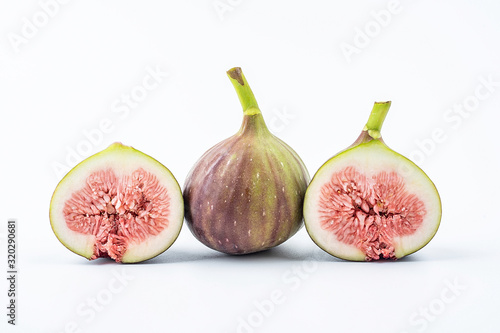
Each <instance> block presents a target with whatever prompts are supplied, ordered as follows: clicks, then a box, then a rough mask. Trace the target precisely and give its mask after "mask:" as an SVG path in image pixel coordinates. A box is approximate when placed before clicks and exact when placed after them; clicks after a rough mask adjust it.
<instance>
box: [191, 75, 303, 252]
mask: <svg viewBox="0 0 500 333" xmlns="http://www.w3.org/2000/svg"><path fill="white" fill-rule="evenodd" d="M233 70H234V71H233V72H231V71H230V72H228V75H229V76H230V78H232V79H233V80H234V82H233V85H235V87H236V88H237V91H238V87H237V84H240V85H241V86H244V85H248V84H247V83H246V80H245V79H244V77H243V76H242V73H241V69H237V70H239V71H238V72H236V69H233ZM246 89H249V87H248V86H247V87H246ZM250 93H251V92H250ZM251 97H252V98H253V94H252V96H251ZM254 102H255V101H254V100H252V107H251V108H249V109H248V110H249V112H244V116H243V123H242V126H241V128H240V130H239V131H238V133H236V134H235V135H233V136H231V137H230V138H228V139H226V140H224V141H222V142H220V143H218V144H217V145H215V146H214V147H212V148H211V149H209V150H208V151H207V152H206V153H205V154H204V155H203V156H202V157H201V158H200V159H199V160H198V162H196V164H195V165H194V167H193V168H192V169H191V171H190V173H189V175H188V176H187V179H186V182H185V186H184V191H183V195H184V205H185V218H186V222H187V225H188V227H189V229H190V230H191V232H192V233H193V235H194V236H195V237H196V238H197V239H198V240H199V241H201V242H202V243H203V244H205V245H206V246H208V247H210V248H212V249H214V250H217V251H220V252H224V253H227V254H248V253H253V252H259V251H263V250H266V249H269V248H272V247H274V246H277V245H279V244H281V243H283V242H284V241H286V240H287V239H289V238H290V237H291V236H292V235H294V234H295V233H296V232H297V231H298V230H299V229H300V228H301V227H302V226H303V213H302V209H303V202H304V196H305V192H306V189H307V185H308V183H309V180H310V178H309V174H308V172H307V169H306V167H305V165H304V163H303V162H302V160H301V159H300V157H299V156H298V155H297V153H296V152H295V151H294V150H293V149H292V148H290V147H289V146H288V145H287V144H285V143H284V142H283V141H281V140H280V139H278V138H277V137H276V136H274V135H273V134H271V132H269V130H268V129H267V126H266V125H265V122H264V118H263V117H262V114H261V113H260V111H259V110H258V107H257V106H256V103H254ZM246 110H247V109H246V108H245V107H244V111H246Z"/></svg>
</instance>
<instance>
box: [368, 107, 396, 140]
mask: <svg viewBox="0 0 500 333" xmlns="http://www.w3.org/2000/svg"><path fill="white" fill-rule="evenodd" d="M390 107H391V101H387V102H375V104H374V105H373V109H372V112H371V114H370V118H368V122H367V123H366V125H365V128H364V129H363V131H368V135H370V136H371V137H372V138H374V139H378V138H380V137H381V136H382V135H381V134H380V131H381V130H382V124H383V123H384V120H385V116H387V112H389V108H390Z"/></svg>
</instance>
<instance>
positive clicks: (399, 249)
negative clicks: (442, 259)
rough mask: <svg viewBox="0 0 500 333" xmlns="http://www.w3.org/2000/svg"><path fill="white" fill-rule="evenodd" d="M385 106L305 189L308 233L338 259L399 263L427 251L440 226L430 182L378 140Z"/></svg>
mask: <svg viewBox="0 0 500 333" xmlns="http://www.w3.org/2000/svg"><path fill="white" fill-rule="evenodd" d="M389 106H390V102H386V103H376V104H375V107H374V110H373V111H372V115H371V116H370V120H369V121H368V123H367V126H365V129H364V130H363V132H362V133H361V135H360V137H359V138H358V140H356V142H355V143H354V144H353V145H352V146H350V147H349V148H348V149H346V150H344V151H342V152H341V153H339V154H337V155H335V156H334V157H332V158H331V159H330V160H328V161H327V162H326V163H325V164H324V165H323V166H322V167H321V168H320V169H319V170H318V172H317V173H316V175H315V176H314V178H313V180H312V181H311V184H310V185H309V187H308V189H307V192H306V197H305V202H304V219H305V224H306V228H307V231H308V233H309V235H310V236H311V238H312V239H313V240H314V242H315V243H316V244H318V245H319V246H320V247H321V248H322V249H323V250H325V251H326V252H328V253H330V254H332V255H334V256H336V257H339V258H343V259H347V260H356V261H362V260H366V261H372V260H379V259H398V258H401V257H403V256H405V255H408V254H410V253H413V252H415V251H417V250H419V249H420V248H422V247H423V246H425V245H426V244H427V243H428V242H429V241H430V240H431V239H432V237H433V236H434V234H435V233H436V231H437V228H438V226H439V223H440V220H441V201H440V198H439V194H438V192H437V190H436V188H435V186H434V184H433V183H432V181H431V180H430V179H429V178H428V177H427V175H426V174H425V173H424V172H423V171H422V170H421V169H420V168H419V167H418V166H417V165H415V164H414V163H413V162H411V161H410V160H408V159H407V158H405V157H404V156H402V155H400V154H398V153H396V152H394V151H393V150H391V149H390V148H388V147H387V145H386V144H385V143H384V142H383V141H382V138H381V135H380V128H381V125H382V122H383V120H384V118H385V115H386V113H387V111H388V109H389Z"/></svg>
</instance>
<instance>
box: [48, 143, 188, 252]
mask: <svg viewBox="0 0 500 333" xmlns="http://www.w3.org/2000/svg"><path fill="white" fill-rule="evenodd" d="M50 219H51V225H52V228H53V230H54V233H55V234H56V236H57V237H58V238H59V240H60V241H61V242H62V243H63V244H64V245H65V246H66V247H68V248H69V249H70V250H72V251H73V252H75V253H77V254H80V255H82V256H84V257H86V258H88V259H90V260H92V259H96V258H99V257H109V258H112V259H114V260H115V261H117V262H139V261H143V260H146V259H150V258H152V257H154V256H156V255H158V254H160V253H162V252H163V251H165V250H166V249H167V248H168V247H170V245H171V244H172V243H173V242H174V241H175V239H176V238H177V236H178V234H179V232H180V229H181V226H182V222H183V201H182V196H181V193H180V188H179V185H178V183H177V181H176V180H175V178H174V177H173V175H172V174H171V173H170V171H169V170H168V169H167V168H166V167H164V166H163V165H161V164H160V163H159V162H157V161H156V160H154V159H153V158H151V157H150V156H148V155H146V154H143V153H141V152H140V151H138V150H135V149H133V148H131V147H127V146H123V145H122V144H119V143H115V144H113V145H111V146H110V147H108V148H107V149H106V150H104V151H102V152H100V153H98V154H96V155H94V156H91V157H89V158H88V159H86V160H85V161H83V162H82V163H80V164H79V165H77V166H76V167H75V168H74V169H72V170H71V171H70V172H69V173H68V174H67V175H66V176H65V177H64V178H63V180H62V181H61V182H60V183H59V185H58V186H57V188H56V190H55V191H54V194H53V197H52V201H51V207H50Z"/></svg>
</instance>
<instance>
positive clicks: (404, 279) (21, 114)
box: [0, 0, 500, 333]
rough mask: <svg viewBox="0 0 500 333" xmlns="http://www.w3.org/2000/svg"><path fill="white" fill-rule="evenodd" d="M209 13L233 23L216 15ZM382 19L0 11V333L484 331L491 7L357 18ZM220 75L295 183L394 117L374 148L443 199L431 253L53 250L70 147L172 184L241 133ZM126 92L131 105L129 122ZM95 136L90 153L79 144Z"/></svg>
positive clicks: (167, 5) (298, 11) (495, 23)
mask: <svg viewBox="0 0 500 333" xmlns="http://www.w3.org/2000/svg"><path fill="white" fill-rule="evenodd" d="M47 1H48V0H45V1H44V0H42V1H41V3H46V2H47ZM61 2H63V1H62V0H61ZM214 3H215V4H217V3H225V4H229V5H228V6H231V8H232V10H230V11H229V10H228V11H226V12H225V13H224V14H223V15H222V17H221V16H219V15H218V12H217V11H216V9H215V8H214ZM388 4H389V2H388V1H356V2H348V1H342V2H340V1H326V0H325V1H307V2H306V1H300V2H299V1H284V0H282V1H273V2H272V3H271V2H270V1H239V0H238V1H236V0H231V1H230V0H221V1H220V2H217V1H214V0H206V1H200V0H197V1H195V0H193V1H182V2H181V1H176V2H173V1H172V2H166V1H140V2H139V1H124V0H121V1H118V0H115V1H68V2H67V3H66V4H61V5H60V6H59V9H58V11H57V12H55V9H54V8H52V11H53V13H55V14H53V15H52V17H50V18H49V19H48V20H47V22H44V21H43V20H44V15H43V14H40V12H41V11H42V9H41V5H40V3H39V2H38V1H22V2H21V1H17V2H14V1H9V2H7V1H3V2H2V3H1V4H0V35H1V36H2V38H0V91H1V92H2V93H1V98H0V110H1V114H2V129H1V131H0V135H1V142H2V156H3V158H2V160H1V164H0V167H1V174H2V191H1V194H0V195H1V201H0V202H1V203H2V204H1V205H0V221H1V222H2V224H1V225H2V229H1V231H0V232H1V234H2V238H1V241H2V244H1V246H0V248H1V251H0V255H1V257H0V262H2V263H1V264H0V267H2V272H5V271H6V268H5V267H6V265H5V261H6V254H5V248H6V246H5V232H6V228H5V222H6V221H7V219H8V218H16V219H17V220H18V223H19V232H18V237H19V246H20V250H19V251H20V253H19V285H18V291H19V297H18V305H19V309H18V318H17V319H18V325H17V326H16V327H11V326H10V325H7V324H6V316H5V315H4V312H6V310H5V306H4V305H2V306H1V308H2V309H4V310H2V313H1V318H3V319H2V322H1V324H0V325H1V331H2V332H57V333H60V332H65V331H66V332H71V331H78V332H109V331H120V332H137V331H143V332H165V331H172V332H238V329H239V327H240V326H241V325H244V324H242V322H243V321H244V322H245V323H246V324H248V325H253V326H248V327H245V328H243V326H241V327H240V329H239V331H240V332H368V331H370V332H395V333H401V332H408V333H410V332H411V333H413V332H420V331H422V332H424V331H425V332H472V331H473V332H498V331H500V320H499V319H498V310H499V309H500V287H499V285H498V281H499V280H500V266H499V259H498V252H499V250H500V245H499V244H500V242H499V236H498V235H499V233H500V223H499V220H498V215H497V214H498V213H497V211H498V202H499V201H500V200H499V199H500V195H499V191H498V186H499V185H500V184H499V177H498V176H497V175H498V170H499V169H500V159H499V149H498V144H497V139H496V138H497V135H496V134H495V133H496V131H497V127H498V124H499V120H500V116H499V114H500V113H499V105H500V83H498V82H500V65H499V62H498V59H500V44H499V43H498V40H499V38H500V21H499V20H498V17H499V14H500V5H499V4H498V2H495V1H481V2H475V3H473V2H471V1H440V2H436V1H430V0H429V1H401V3H400V5H399V7H398V9H399V10H398V12H397V13H396V14H391V16H390V22H388V21H389V19H387V17H386V21H385V22H384V25H385V26H383V27H381V26H380V25H377V24H378V23H374V22H377V21H375V19H374V16H373V14H371V13H372V11H374V12H376V13H379V12H380V11H381V10H382V9H384V8H388V6H389V7H390V5H388ZM226 8H227V7H226ZM34 17H35V18H37V19H38V20H40V22H41V24H42V25H43V26H42V27H40V28H38V29H37V31H35V32H34V31H31V32H30V31H29V29H28V30H26V28H25V31H24V32H25V34H26V33H28V35H27V36H28V37H29V38H26V40H25V42H26V43H24V44H22V45H20V46H19V52H15V50H14V47H13V46H12V44H11V42H10V41H9V38H11V39H12V36H13V35H12V34H18V35H20V34H22V32H23V26H25V25H26V24H27V23H26V20H29V21H33V18H34ZM46 17H48V16H47V15H46ZM221 18H222V19H221ZM40 22H39V23H38V24H39V25H40ZM387 22H388V23H387ZM377 27H379V28H378V30H377ZM365 28H371V29H373V30H371V34H372V36H373V37H370V38H369V41H366V40H364V44H366V45H360V44H359V43H360V42H363V40H361V39H360V37H359V36H358V37H357V38H358V40H357V42H358V44H357V45H358V46H362V47H360V48H359V50H358V51H359V52H358V53H356V54H353V55H352V57H350V60H351V61H350V62H348V59H347V58H346V57H345V56H344V55H343V53H342V50H341V46H342V45H344V46H345V44H342V43H349V44H353V43H354V40H355V38H356V36H357V35H359V30H363V29H365ZM29 33H31V35H29ZM9 36H10V37H9ZM233 66H241V67H242V68H243V71H244V73H245V75H246V77H247V79H248V81H249V82H250V85H251V86H252V88H253V90H254V93H255V94H256V96H257V99H258V101H259V105H260V107H261V109H262V111H263V114H264V117H265V119H266V121H267V122H268V125H269V127H270V128H271V130H272V131H273V132H274V133H276V134H277V135H278V136H279V137H280V138H282V139H283V140H284V141H285V142H287V143H288V144H290V145H291V146H292V147H293V148H294V149H295V150H296V151H297V152H298V153H299V154H300V155H301V157H302V158H303V160H304V162H305V163H306V165H307V167H308V169H309V172H310V173H311V175H313V174H314V172H315V171H316V170H317V169H318V168H319V167H320V165H321V164H322V163H323V162H324V161H326V160H327V159H328V158H329V157H330V156H331V155H333V154H334V153H336V152H337V151H339V150H341V149H343V148H345V147H346V146H348V145H349V144H351V143H352V142H353V141H354V140H355V139H356V137H357V135H358V133H359V132H360V131H361V129H362V127H363V125H364V123H365V121H366V120H367V117H368V114H369V112H370V110H371V107H372V103H373V102H374V101H384V100H392V102H393V103H392V108H391V111H390V112H389V115H388V117H387V119H386V122H385V125H384V128H383V136H384V138H385V141H386V142H387V143H388V144H389V145H390V146H391V147H392V148H393V149H394V150H396V151H398V152H400V153H402V154H404V155H406V156H408V157H410V158H412V159H413V160H414V161H415V162H416V163H417V164H419V165H420V166H421V167H422V168H423V169H424V170H425V171H426V172H427V174H428V175H429V176H430V178H431V179H432V180H433V181H434V182H435V184H436V186H437V188H438V190H439V191H440V194H441V197H442V200H443V219H442V224H441V228H440V230H439V231H438V233H437V235H436V237H435V238H434V239H433V240H432V241H431V243H430V244H429V245H428V246H427V247H425V248H424V249H423V250H421V251H420V252H417V253H416V254H414V255H412V256H410V257H408V258H406V259H404V260H402V261H400V262H395V263H393V262H389V263H350V262H344V261H339V260H336V259H334V258H332V257H329V256H328V255H326V254H323V253H322V252H321V250H319V249H318V248H317V247H316V246H315V245H314V244H313V242H312V241H311V240H310V239H309V237H308V235H307V233H306V231H305V229H301V230H300V232H299V233H298V234H297V235H296V236H295V237H293V238H292V239H291V240H290V241H288V242H287V243H285V244H284V245H282V246H280V247H278V248H276V249H275V250H272V251H269V252H266V253H262V254H257V255H250V256H245V257H230V256H225V255H223V254H219V253H216V252H214V251H212V250H210V249H208V248H206V247H204V246H203V245H201V244H200V243H199V242H198V241H196V240H195V239H194V237H193V236H192V235H191V233H190V232H189V230H188V228H187V227H184V228H183V230H182V232H181V235H180V237H179V239H178V240H177V242H176V243H175V244H174V245H173V246H172V247H171V248H170V249H169V250H168V251H167V252H165V253H164V254H163V255H161V256H160V257H158V258H156V259H154V260H151V261H149V262H146V263H144V264H142V265H117V264H114V263H113V262H110V261H106V260H99V261H95V262H87V261H86V260H85V259H83V258H81V257H78V256H76V255H74V254H73V253H71V252H69V251H68V250H66V249H65V248H64V247H63V246H62V245H61V244H60V243H59V242H58V241H57V239H56V237H55V236H54V234H53V233H52V230H51V229H50V223H49V218H48V210H49V202H50V197H51V195H52V191H53V190H54V188H55V186H56V185H57V183H58V181H59V180H60V178H61V177H62V175H61V174H58V173H56V171H55V169H54V164H57V163H59V164H61V165H62V164H67V165H70V164H72V163H73V164H76V162H78V161H79V160H80V159H82V158H83V157H84V156H80V157H75V156H72V155H71V154H69V153H68V151H69V150H71V151H75V150H77V149H78V148H79V149H83V148H85V147H87V148H88V149H87V151H88V153H86V154H85V157H86V156H88V155H90V154H93V153H96V152H98V151H100V150H102V149H104V148H105V147H107V146H108V145H109V144H110V143H112V142H114V141H121V142H123V143H124V144H127V145H132V146H134V147H135V148H137V149H139V150H141V151H143V152H144V153H147V154H150V155H151V156H153V157H155V158H156V159H158V160H159V161H160V162H162V163H164V164H165V165H167V166H168V167H169V168H170V170H171V171H172V172H173V174H174V175H175V176H176V177H177V179H178V180H179V183H180V184H181V186H182V185H183V182H184V179H185V177H186V175H187V173H188V171H189V169H190V168H191V166H192V165H193V164H194V162H195V161H196V160H197V159H198V157H199V156H201V154H202V153H203V152H204V151H205V150H206V149H208V148H209V147H210V146H212V145H213V144H215V143H217V142H219V141H220V140H222V139H224V138H226V137H228V136H230V135H231V134H233V133H234V132H235V131H236V130H237V129H238V128H239V125H240V121H241V111H240V106H239V104H238V100H237V97H236V94H235V92H234V90H233V88H232V87H231V84H230V82H229V80H228V79H227V77H226V74H225V71H226V70H227V69H229V68H231V67H233ZM155 72H156V74H154V73H155ZM151 73H153V74H154V75H153V74H151ZM165 73H168V76H167V75H165ZM152 75H153V76H152ZM155 78H156V80H155ZM488 78H490V80H491V81H493V82H494V83H493V84H490V85H488V84H486V85H485V83H484V81H485V80H488ZM141 86H144V87H146V88H148V89H149V90H145V89H146V88H141ZM141 89H142V90H141ZM488 89H489V90H488ZM131 92H135V93H136V94H139V93H140V92H146V94H145V95H144V96H139V97H143V100H142V101H140V102H139V103H137V105H135V104H134V107H126V106H125V105H126V104H124V102H123V101H122V98H125V97H124V96H123V95H124V94H130V93H131ZM476 96H477V97H476ZM478 97H479V98H478ZM474 102H477V105H476V104H474ZM464 103H465V104H467V103H470V104H468V106H466V107H463V105H464ZM455 105H458V106H459V107H460V106H461V105H462V110H465V111H463V112H462V113H456V112H455V111H454V110H458V109H453V108H454V106H455ZM284 115H288V116H284ZM98 128H101V131H102V132H101V133H103V134H102V136H99V135H95V136H94V141H95V143H89V141H88V139H87V138H86V136H85V134H84V133H85V132H87V133H89V132H90V133H94V134H95V133H96V132H95V130H96V129H98ZM431 138H432V140H434V143H433V144H430V143H429V142H430V141H429V140H431ZM423 142H426V144H425V145H424V144H423ZM66 160H68V162H66ZM71 166H72V165H71ZM3 274H5V273H1V274H0V275H1V276H3ZM120 274H121V275H122V279H124V276H125V277H128V279H125V280H123V281H122V282H120V281H121V280H119V279H117V278H116V275H120ZM0 281H1V283H0V295H2V296H1V299H0V304H6V302H7V297H6V290H7V284H6V279H5V278H1V279H0ZM450 285H451V287H450ZM453 285H455V287H453ZM457 286H458V287H457ZM93 299H97V301H96V302H97V304H96V308H98V309H99V310H92V307H91V302H92V300H93ZM271 300H274V302H276V303H277V304H275V305H274V306H273V308H272V307H271V306H269V304H270V302H272V301H271ZM103 303H105V304H103ZM266 306H267V307H266ZM271 308H272V309H271ZM426 311H427V312H428V313H429V314H428V315H427V314H425V313H426ZM425 316H427V317H425ZM72 323H73V324H72ZM71 325H74V327H76V328H77V329H78V330H75V329H73V330H72V329H71ZM66 328H69V329H66Z"/></svg>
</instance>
